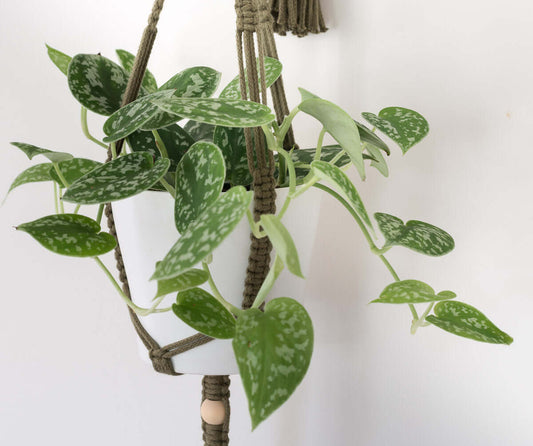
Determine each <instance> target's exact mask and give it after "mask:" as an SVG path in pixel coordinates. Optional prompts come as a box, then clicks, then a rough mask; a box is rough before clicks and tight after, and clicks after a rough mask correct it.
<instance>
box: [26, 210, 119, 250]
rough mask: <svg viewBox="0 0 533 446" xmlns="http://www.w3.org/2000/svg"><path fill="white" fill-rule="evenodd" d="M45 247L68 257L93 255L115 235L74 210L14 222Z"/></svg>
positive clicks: (111, 242) (110, 246)
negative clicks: (22, 221)
mask: <svg viewBox="0 0 533 446" xmlns="http://www.w3.org/2000/svg"><path fill="white" fill-rule="evenodd" d="M17 229H18V230H19V231H24V232H27V233H28V234H30V235H31V236H32V237H33V238H34V239H35V240H37V241H38V242H39V243H40V244H41V245H43V246H44V247H45V248H46V249H49V250H50V251H52V252H55V253H57V254H61V255H65V256H71V257H95V256H99V255H102V254H105V253H106V252H109V251H111V250H112V249H113V248H114V247H115V245H116V240H115V237H113V236H112V235H110V234H108V233H106V232H100V225H99V224H98V223H97V222H95V221H94V220H92V219H90V218H88V217H85V216H84V215H77V214H59V215H49V216H47V217H43V218H39V219H38V220H35V221H32V222H29V223H24V224H21V225H19V226H17Z"/></svg>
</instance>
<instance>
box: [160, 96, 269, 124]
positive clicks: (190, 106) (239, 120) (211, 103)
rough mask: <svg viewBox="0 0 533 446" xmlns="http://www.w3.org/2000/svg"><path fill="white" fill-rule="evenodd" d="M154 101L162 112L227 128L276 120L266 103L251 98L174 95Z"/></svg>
mask: <svg viewBox="0 0 533 446" xmlns="http://www.w3.org/2000/svg"><path fill="white" fill-rule="evenodd" d="M153 102H154V104H156V105H157V106H158V107H160V108H161V110H163V111H166V112H169V113H172V114H175V115H178V116H182V117H184V118H188V119H192V120H194V121H199V122H206V123H207V124H213V125H221V126H225V127H259V126H261V125H263V124H269V123H270V122H272V121H274V120H275V119H276V118H275V116H274V115H273V114H272V112H271V111H270V109H269V108H268V107H267V106H266V105H262V104H257V103H255V102H249V101H240V100H233V99H213V98H205V99H189V98H177V97H171V98H161V99H157V100H154V101H153Z"/></svg>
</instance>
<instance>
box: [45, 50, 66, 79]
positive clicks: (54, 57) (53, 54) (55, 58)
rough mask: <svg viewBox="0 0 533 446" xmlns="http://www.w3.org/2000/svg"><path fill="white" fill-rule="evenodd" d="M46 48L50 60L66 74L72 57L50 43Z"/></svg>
mask: <svg viewBox="0 0 533 446" xmlns="http://www.w3.org/2000/svg"><path fill="white" fill-rule="evenodd" d="M46 49H47V51H48V57H49V58H50V60H51V61H52V62H53V63H54V65H55V66H56V67H57V68H59V70H60V71H61V72H62V73H63V74H64V75H66V74H67V70H68V66H69V64H70V61H71V60H72V57H70V56H67V55H66V54H65V53H62V52H61V51H58V50H56V49H55V48H52V47H51V46H49V45H46Z"/></svg>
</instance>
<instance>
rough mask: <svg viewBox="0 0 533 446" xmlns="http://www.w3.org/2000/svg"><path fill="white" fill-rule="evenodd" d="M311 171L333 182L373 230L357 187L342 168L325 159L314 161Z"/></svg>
mask: <svg viewBox="0 0 533 446" xmlns="http://www.w3.org/2000/svg"><path fill="white" fill-rule="evenodd" d="M311 171H312V172H313V175H314V176H315V177H317V178H318V179H320V180H321V181H326V182H328V183H329V184H331V185H332V186H333V187H334V188H335V190H336V191H337V192H338V193H339V194H341V196H342V197H343V198H344V199H346V200H347V201H348V202H349V203H350V204H351V205H352V206H353V209H354V211H355V212H357V215H359V217H360V218H361V220H363V221H364V222H365V224H366V226H367V227H368V228H369V229H371V230H372V231H373V230H374V228H373V226H372V222H371V221H370V217H369V216H368V214H367V212H366V209H365V205H364V203H363V200H361V197H360V196H359V193H358V192H357V189H356V188H355V186H354V185H353V183H352V182H351V181H350V179H349V178H348V176H347V175H346V174H345V173H344V172H343V171H342V170H340V169H339V168H338V167H337V166H332V165H331V164H328V163H326V162H325V161H313V162H312V163H311Z"/></svg>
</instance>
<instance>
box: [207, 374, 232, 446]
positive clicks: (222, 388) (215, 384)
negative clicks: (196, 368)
mask: <svg viewBox="0 0 533 446" xmlns="http://www.w3.org/2000/svg"><path fill="white" fill-rule="evenodd" d="M229 386H230V378H229V376H211V375H207V376H204V378H203V380H202V404H203V403H204V402H205V400H209V401H220V402H222V404H223V410H224V414H223V415H224V417H223V418H224V421H223V422H222V424H209V423H207V422H206V421H205V420H203V419H202V430H203V440H204V444H205V446H227V445H228V444H229V419H230V403H229V397H230V391H229Z"/></svg>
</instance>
